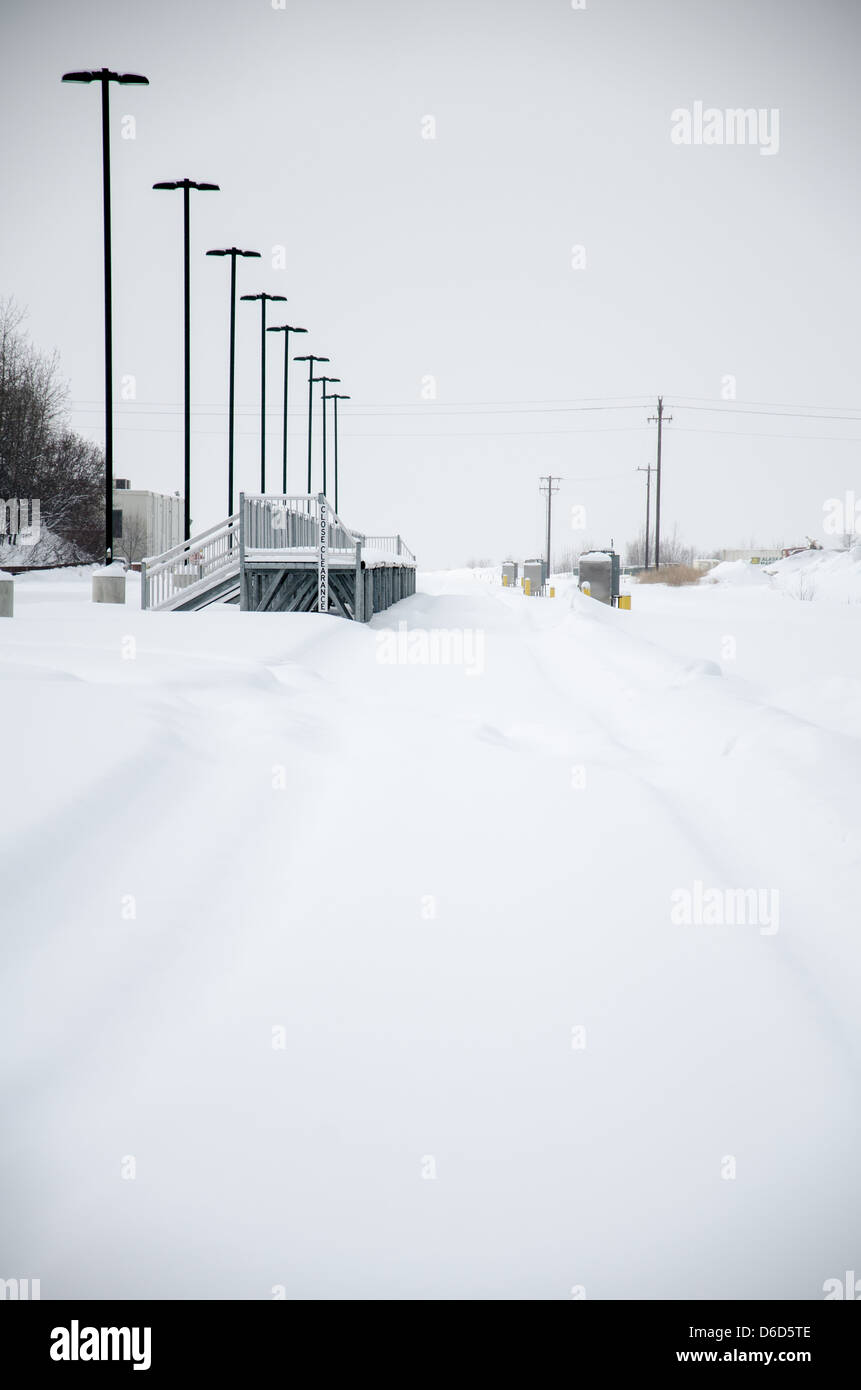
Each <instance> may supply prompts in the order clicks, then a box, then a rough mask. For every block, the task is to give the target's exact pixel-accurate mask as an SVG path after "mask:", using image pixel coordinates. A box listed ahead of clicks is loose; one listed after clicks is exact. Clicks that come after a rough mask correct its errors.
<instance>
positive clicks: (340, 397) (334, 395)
mask: <svg viewBox="0 0 861 1390" xmlns="http://www.w3.org/2000/svg"><path fill="white" fill-rule="evenodd" d="M327 399H328V400H330V401H334V402H335V405H334V407H333V408H334V411H335V512H336V514H337V511H338V401H348V400H349V399H350V397H349V396H345V395H343V394H339V392H337V391H333V392H332V394H331V396H328V397H327Z"/></svg>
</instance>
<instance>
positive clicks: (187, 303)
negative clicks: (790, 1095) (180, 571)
mask: <svg viewBox="0 0 861 1390" xmlns="http://www.w3.org/2000/svg"><path fill="white" fill-rule="evenodd" d="M153 188H154V189H168V190H169V191H171V192H174V191H175V190H176V189H178V188H181V189H182V213H183V303H184V317H185V332H184V337H185V539H186V540H189V538H190V537H191V259H190V253H189V229H188V224H189V211H190V205H191V199H190V196H189V195H190V192H191V189H192V188H194V189H196V190H197V192H198V193H219V192H220V191H221V190H220V189H219V187H218V184H217V183H195V181H194V179H169V180H167V181H166V182H164V183H154V184H153Z"/></svg>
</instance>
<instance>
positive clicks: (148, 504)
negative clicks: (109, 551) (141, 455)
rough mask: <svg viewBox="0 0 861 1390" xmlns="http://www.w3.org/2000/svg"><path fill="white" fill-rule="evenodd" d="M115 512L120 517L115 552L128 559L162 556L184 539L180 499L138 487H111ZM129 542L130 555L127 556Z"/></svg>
mask: <svg viewBox="0 0 861 1390" xmlns="http://www.w3.org/2000/svg"><path fill="white" fill-rule="evenodd" d="M114 510H115V511H121V512H122V514H123V534H122V537H117V539H116V542H115V545H114V550H115V552H116V554H117V555H125V556H126V558H127V559H131V560H134V561H137V560H141V559H143V558H144V557H149V556H150V555H161V554H162V552H163V551H165V550H170V549H171V548H172V547H173V546H175V545H179V543H180V542H181V541H182V539H183V534H182V531H183V499H182V498H181V497H176V496H171V495H170V494H167V493H162V492H149V491H144V490H142V489H137V488H114ZM130 542H134V544H133V545H132V546H131V549H132V552H133V553H131V554H129V548H130Z"/></svg>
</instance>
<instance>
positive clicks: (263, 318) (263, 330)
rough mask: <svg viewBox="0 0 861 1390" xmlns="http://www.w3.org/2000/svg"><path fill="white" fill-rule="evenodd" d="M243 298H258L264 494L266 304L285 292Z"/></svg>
mask: <svg viewBox="0 0 861 1390" xmlns="http://www.w3.org/2000/svg"><path fill="white" fill-rule="evenodd" d="M242 298H243V299H246V300H253V299H259V300H260V308H261V311H262V312H261V315H260V491H261V492H262V493H263V495H264V496H265V495H266V304H267V302H268V301H269V300H278V301H279V303H281V304H286V303H287V296H286V294H244V295H243V296H242Z"/></svg>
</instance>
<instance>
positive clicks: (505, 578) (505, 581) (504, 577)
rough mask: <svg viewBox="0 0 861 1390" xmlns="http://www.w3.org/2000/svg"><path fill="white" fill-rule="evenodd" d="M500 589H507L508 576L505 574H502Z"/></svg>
mask: <svg viewBox="0 0 861 1390" xmlns="http://www.w3.org/2000/svg"><path fill="white" fill-rule="evenodd" d="M502 587H503V589H507V588H508V575H507V574H504V575H503V576H502Z"/></svg>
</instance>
